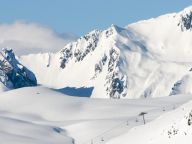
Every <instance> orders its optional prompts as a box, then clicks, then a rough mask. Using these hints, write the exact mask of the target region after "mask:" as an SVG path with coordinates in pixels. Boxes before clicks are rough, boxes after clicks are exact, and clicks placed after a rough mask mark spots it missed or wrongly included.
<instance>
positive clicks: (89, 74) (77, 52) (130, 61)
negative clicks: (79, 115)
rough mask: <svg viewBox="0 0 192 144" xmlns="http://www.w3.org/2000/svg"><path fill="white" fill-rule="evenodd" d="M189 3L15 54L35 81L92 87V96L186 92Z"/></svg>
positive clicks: (188, 90)
mask: <svg viewBox="0 0 192 144" xmlns="http://www.w3.org/2000/svg"><path fill="white" fill-rule="evenodd" d="M191 18H192V8H191V7H189V8H186V9H185V10H183V11H181V12H179V13H174V14H168V15H164V16H160V17H158V18H154V19H150V20H146V21H141V22H138V23H135V24H131V25H128V26H127V27H126V28H120V27H118V26H115V25H112V26H111V27H110V28H108V29H107V30H104V31H98V30H94V31H92V32H90V33H88V34H87V35H85V36H83V37H81V38H80V39H78V40H77V41H76V42H73V43H69V44H68V45H67V46H65V47H64V48H63V49H62V50H61V51H60V52H58V53H57V54H51V53H47V54H37V55H28V56H22V57H20V60H21V62H22V63H23V64H24V65H26V66H28V67H29V68H30V69H31V70H32V71H33V72H34V73H35V74H36V77H37V79H38V82H39V83H40V84H43V85H46V86H49V87H52V88H58V89H61V88H65V87H76V88H79V87H88V88H89V87H94V89H93V92H92V95H91V97H93V98H141V97H161V96H168V95H172V94H188V93H191V89H192V88H191V86H192V84H190V85H189V84H187V88H186V87H185V85H186V83H191V71H190V69H191V67H192V57H191V55H192V50H191V45H192V39H191V37H192V32H191V29H192V25H191Z"/></svg>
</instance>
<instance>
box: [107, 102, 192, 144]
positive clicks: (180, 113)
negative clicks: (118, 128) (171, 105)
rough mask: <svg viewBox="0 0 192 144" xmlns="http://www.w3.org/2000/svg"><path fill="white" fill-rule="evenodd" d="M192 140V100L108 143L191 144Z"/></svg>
mask: <svg viewBox="0 0 192 144" xmlns="http://www.w3.org/2000/svg"><path fill="white" fill-rule="evenodd" d="M191 141H192V101H190V102H188V103H187V104H185V105H183V106H181V107H179V108H178V109H176V110H174V111H171V112H168V113H166V114H163V115H161V116H160V117H159V118H158V119H156V120H154V121H153V122H150V123H148V124H146V125H143V126H138V127H135V128H132V129H131V130H130V131H129V132H127V133H126V134H123V135H121V136H119V137H117V138H114V139H112V140H111V141H110V142H107V144H119V143H120V144H127V143H129V142H131V143H132V144H142V143H145V144H189V143H190V142H191Z"/></svg>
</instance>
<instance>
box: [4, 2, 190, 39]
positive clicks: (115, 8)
mask: <svg viewBox="0 0 192 144" xmlns="http://www.w3.org/2000/svg"><path fill="white" fill-rule="evenodd" d="M189 5H192V1H191V0H0V23H13V22H15V21H18V20H21V21H25V22H35V23H40V24H43V25H45V26H48V27H51V28H53V29H54V30H55V31H57V32H59V33H63V32H69V33H74V34H77V35H82V34H85V33H87V32H89V31H91V30H93V29H96V28H97V29H104V28H107V27H109V26H110V25H111V24H117V25H119V26H125V25H127V24H129V23H132V22H136V21H138V20H142V19H148V18H151V17H156V16H159V15H162V14H165V13H170V12H177V11H180V10H182V9H183V8H185V7H187V6H189Z"/></svg>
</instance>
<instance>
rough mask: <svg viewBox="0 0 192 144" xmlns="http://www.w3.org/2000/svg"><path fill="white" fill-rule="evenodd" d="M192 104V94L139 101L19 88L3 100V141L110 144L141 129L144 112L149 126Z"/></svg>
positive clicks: (0, 113) (0, 129)
mask: <svg viewBox="0 0 192 144" xmlns="http://www.w3.org/2000/svg"><path fill="white" fill-rule="evenodd" d="M189 100H191V95H178V96H172V97H165V98H156V99H152V98H149V99H138V100H112V99H89V98H82V97H71V96H67V95H64V94H62V93H59V92H57V91H55V90H52V89H48V88H45V87H26V88H20V89H17V90H11V91H8V92H4V93H1V95H0V142H4V143H6V144H16V143H18V144H26V143H30V144H43V143H45V144H55V143H58V144H60V143H65V144H72V143H73V142H75V143H76V144H88V143H91V141H93V142H94V143H105V142H107V141H108V140H110V139H112V138H114V137H117V136H119V135H122V134H124V133H126V132H128V131H129V130H130V129H131V128H132V127H134V126H138V125H142V124H143V121H142V117H140V116H138V114H139V113H140V112H143V111H144V112H147V113H148V114H147V115H146V121H147V123H148V122H150V121H152V120H153V119H155V118H157V117H158V116H160V115H161V114H162V113H166V112H167V111H170V110H173V109H175V108H176V107H178V106H179V105H181V104H183V103H185V102H187V101H189ZM167 128H169V127H167ZM170 128H171V127H170Z"/></svg>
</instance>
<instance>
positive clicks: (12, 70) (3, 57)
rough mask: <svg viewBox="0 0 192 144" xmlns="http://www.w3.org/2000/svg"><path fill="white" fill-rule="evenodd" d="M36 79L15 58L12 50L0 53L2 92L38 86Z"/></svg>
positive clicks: (4, 50) (0, 84)
mask: <svg viewBox="0 0 192 144" xmlns="http://www.w3.org/2000/svg"><path fill="white" fill-rule="evenodd" d="M36 85H37V81H36V77H35V75H34V74H33V72H31V71H30V70H29V69H27V68H26V67H25V66H23V65H22V64H21V63H19V62H18V60H17V59H16V58H15V55H14V53H13V51H12V49H7V48H4V49H3V50H2V52H0V89H1V90H0V91H4V90H8V89H15V88H21V87H27V86H36Z"/></svg>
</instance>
